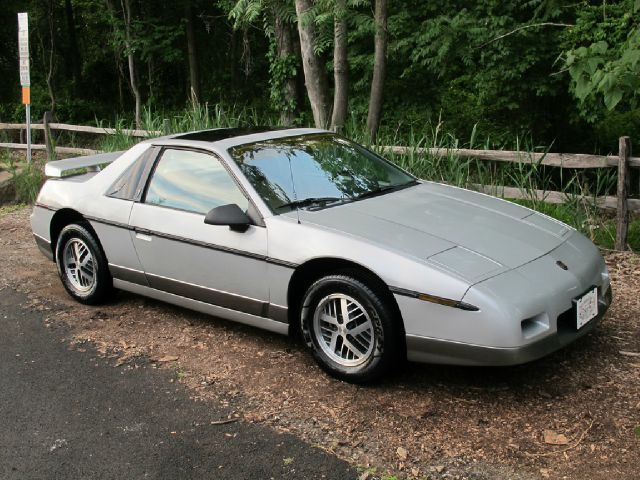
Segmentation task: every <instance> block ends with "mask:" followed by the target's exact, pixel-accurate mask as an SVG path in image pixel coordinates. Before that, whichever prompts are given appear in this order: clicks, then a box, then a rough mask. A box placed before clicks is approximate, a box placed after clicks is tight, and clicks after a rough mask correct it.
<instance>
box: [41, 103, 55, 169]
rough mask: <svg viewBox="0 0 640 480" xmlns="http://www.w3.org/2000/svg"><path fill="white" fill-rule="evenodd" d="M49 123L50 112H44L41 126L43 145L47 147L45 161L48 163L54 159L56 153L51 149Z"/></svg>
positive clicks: (51, 141) (51, 140)
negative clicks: (42, 129) (42, 126)
mask: <svg viewBox="0 0 640 480" xmlns="http://www.w3.org/2000/svg"><path fill="white" fill-rule="evenodd" d="M49 122H51V112H50V111H48V110H47V111H46V112H44V117H42V124H43V125H44V144H45V145H46V147H47V161H48V162H50V161H52V160H55V159H56V151H55V149H54V148H53V139H52V138H51V129H50V128H49Z"/></svg>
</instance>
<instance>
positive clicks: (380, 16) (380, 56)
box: [367, 0, 387, 142]
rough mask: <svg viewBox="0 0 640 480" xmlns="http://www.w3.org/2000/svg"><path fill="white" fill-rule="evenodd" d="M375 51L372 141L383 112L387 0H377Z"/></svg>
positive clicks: (369, 124)
mask: <svg viewBox="0 0 640 480" xmlns="http://www.w3.org/2000/svg"><path fill="white" fill-rule="evenodd" d="M375 23H376V36H375V53H374V63H373V79H372V81H371V95H370V96H369V114H368V116H367V130H368V131H369V135H370V136H371V141H373V142H375V140H376V137H377V135H378V127H379V126H380V114H381V112H382V96H383V92H384V75H385V70H386V68H387V0H376V9H375Z"/></svg>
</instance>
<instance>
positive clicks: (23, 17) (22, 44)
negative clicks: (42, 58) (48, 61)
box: [18, 13, 31, 87]
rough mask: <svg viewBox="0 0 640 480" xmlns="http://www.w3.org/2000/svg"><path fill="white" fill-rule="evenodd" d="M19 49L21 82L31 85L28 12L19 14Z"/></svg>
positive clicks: (23, 84)
mask: <svg viewBox="0 0 640 480" xmlns="http://www.w3.org/2000/svg"><path fill="white" fill-rule="evenodd" d="M18 51H19V53H20V84H21V85H22V86H23V87H28V86H30V85H31V76H30V74H29V16H28V14H27V13H19V14H18Z"/></svg>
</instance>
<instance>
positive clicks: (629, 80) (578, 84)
mask: <svg viewBox="0 0 640 480" xmlns="http://www.w3.org/2000/svg"><path fill="white" fill-rule="evenodd" d="M600 8H601V7H600V6H598V7H595V8H593V7H592V8H588V9H587V10H586V11H584V12H582V13H583V14H582V15H580V16H579V19H578V24H577V29H576V30H578V32H579V33H578V34H577V35H576V33H574V34H573V36H574V37H575V38H574V39H573V40H574V41H576V40H577V41H579V42H584V40H585V39H592V40H594V41H592V42H591V43H590V44H588V45H582V46H578V47H576V48H573V49H571V50H569V51H567V52H566V57H565V66H566V68H567V70H568V71H569V74H570V76H571V80H572V89H573V93H574V94H575V96H576V97H577V98H578V100H579V101H580V103H581V104H582V105H584V104H585V102H587V101H590V102H589V103H590V104H592V103H593V101H594V100H595V98H596V97H599V96H600V97H601V98H602V100H603V101H604V106H605V107H606V108H607V110H613V109H615V108H616V107H617V106H618V105H619V104H620V102H621V101H623V100H626V106H627V107H632V108H633V107H635V106H636V105H637V100H638V99H639V98H640V94H639V93H638V92H639V91H640V26H639V25H638V24H637V22H636V21H635V20H634V18H635V15H636V14H637V13H638V12H639V11H640V0H635V2H633V3H632V1H631V0H628V1H626V2H621V4H618V5H615V6H610V7H609V8H610V9H613V11H611V10H610V11H609V16H608V18H607V16H606V15H603V16H602V17H600V18H598V17H595V18H594V15H593V13H594V11H595V12H597V11H598V10H599V9H600ZM602 8H604V6H603V7H602ZM578 35H579V37H578ZM585 113H586V112H585ZM588 117H589V118H590V119H593V118H594V116H593V115H588Z"/></svg>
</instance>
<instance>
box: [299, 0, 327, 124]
mask: <svg viewBox="0 0 640 480" xmlns="http://www.w3.org/2000/svg"><path fill="white" fill-rule="evenodd" d="M295 2H296V14H297V16H298V33H299V34H300V50H301V51H302V66H303V70H304V80H305V85H306V87H307V95H308V97H309V102H310V103H311V111H312V112H313V120H314V123H315V125H316V127H318V128H326V127H327V126H328V124H329V108H330V107H329V85H328V82H327V75H326V71H325V68H324V63H323V62H322V60H321V59H320V57H319V56H318V55H317V54H316V51H315V45H316V31H315V26H314V23H313V18H312V15H311V8H312V3H311V1H310V0H295Z"/></svg>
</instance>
